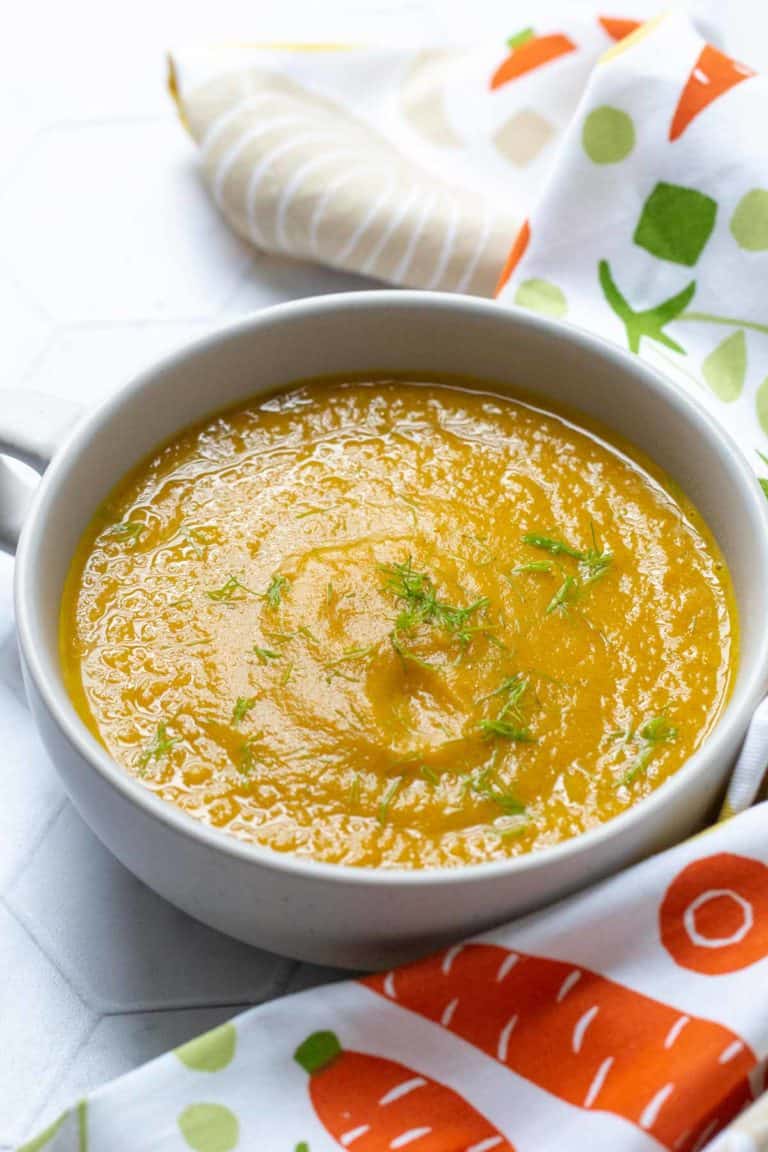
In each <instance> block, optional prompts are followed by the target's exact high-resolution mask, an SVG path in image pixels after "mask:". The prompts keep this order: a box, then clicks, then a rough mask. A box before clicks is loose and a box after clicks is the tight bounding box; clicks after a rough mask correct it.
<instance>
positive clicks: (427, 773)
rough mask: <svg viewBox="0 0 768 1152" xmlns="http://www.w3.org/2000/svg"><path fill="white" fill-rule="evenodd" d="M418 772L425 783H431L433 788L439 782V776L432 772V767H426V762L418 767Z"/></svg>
mask: <svg viewBox="0 0 768 1152" xmlns="http://www.w3.org/2000/svg"><path fill="white" fill-rule="evenodd" d="M419 773H420V775H421V776H423V777H424V779H425V780H426V782H427V784H431V785H432V787H433V788H436V787H437V785H438V784H439V783H440V777H439V776H438V774H437V772H433V771H432V769H431V768H428V767H427V765H426V764H422V765H421V767H420V768H419Z"/></svg>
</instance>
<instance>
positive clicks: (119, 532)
mask: <svg viewBox="0 0 768 1152" xmlns="http://www.w3.org/2000/svg"><path fill="white" fill-rule="evenodd" d="M146 527H147V526H146V524H142V523H141V521H139V520H121V522H120V523H119V524H113V525H112V527H111V528H110V529H109V530H108V532H107V536H119V537H120V539H121V540H138V538H139V536H141V534H142V532H143V531H144V530H145V528H146Z"/></svg>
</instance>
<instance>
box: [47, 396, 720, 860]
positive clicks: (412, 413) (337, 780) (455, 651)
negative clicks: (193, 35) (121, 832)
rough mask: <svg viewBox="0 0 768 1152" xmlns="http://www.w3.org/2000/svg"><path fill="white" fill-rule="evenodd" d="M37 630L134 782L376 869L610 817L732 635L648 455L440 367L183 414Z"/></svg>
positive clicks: (693, 702)
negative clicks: (425, 374)
mask: <svg viewBox="0 0 768 1152" xmlns="http://www.w3.org/2000/svg"><path fill="white" fill-rule="evenodd" d="M61 637H62V658H63V663H64V668H65V674H66V677H67V682H68V687H69V689H70V692H71V695H72V697H73V699H74V701H75V704H76V706H77V708H78V710H79V712H80V714H81V716H82V718H83V719H84V721H85V723H86V724H87V725H88V727H89V728H90V729H91V731H92V732H93V733H94V734H95V735H96V736H97V738H98V739H99V740H100V741H101V743H102V744H103V745H104V747H105V748H106V749H107V750H108V751H109V753H110V754H111V755H112V756H113V758H114V759H115V760H116V761H117V762H118V763H119V764H120V765H122V766H123V767H124V769H125V771H126V772H129V773H131V774H132V775H134V776H136V777H138V778H139V779H140V780H141V781H142V783H143V784H144V786H145V787H146V788H149V789H151V790H152V791H153V792H155V793H157V795H158V796H161V797H162V798H163V799H164V800H166V801H168V802H169V803H172V804H175V805H178V807H180V808H182V809H183V810H184V811H185V812H187V813H189V814H191V815H192V816H194V817H196V818H198V819H199V820H202V821H204V822H205V823H207V824H210V825H214V826H216V827H217V828H221V829H226V830H227V831H228V832H229V833H230V834H232V835H233V836H237V837H239V838H240V839H242V840H249V841H256V842H258V843H259V844H262V845H266V846H269V847H270V848H273V849H276V850H278V851H281V852H291V853H295V854H298V855H301V856H309V857H312V858H314V859H317V860H322V861H327V862H337V863H343V864H348V865H369V866H380V867H404V868H418V867H435V866H457V865H464V864H469V863H473V862H478V861H486V860H491V859H501V858H505V857H510V856H516V855H518V854H521V853H525V852H530V851H531V850H534V849H539V848H541V847H542V846H545V845H551V844H555V843H558V842H559V841H562V840H564V839H566V838H568V837H572V836H575V835H578V834H579V833H581V832H583V831H585V830H586V829H589V828H592V827H594V826H595V825H597V824H599V823H601V822H603V821H605V820H608V819H610V818H611V817H613V816H616V815H617V814H618V813H620V812H622V811H623V810H625V809H627V808H628V807H630V806H631V805H632V804H634V803H636V802H637V801H638V800H639V799H640V798H641V797H644V796H646V795H648V794H649V793H650V792H652V791H653V790H654V789H656V788H658V787H660V786H662V785H663V784H664V781H665V780H667V779H668V777H669V776H670V775H671V774H672V773H674V772H675V771H676V770H677V769H678V768H679V767H680V766H681V765H682V764H683V763H684V761H685V760H686V759H687V758H688V757H689V756H690V755H691V753H692V752H693V751H694V750H695V749H696V748H697V747H698V746H699V745H700V744H701V742H702V740H703V739H704V738H705V737H706V735H707V733H708V732H709V731H710V730H711V729H712V727H713V725H714V724H715V723H716V721H717V719H718V716H719V714H720V712H721V710H722V709H723V707H724V704H725V703H726V701H727V697H728V694H729V690H730V684H731V678H732V674H733V671H734V667H735V662H736V655H737V652H736V645H737V638H736V622H735V615H734V607H733V600H732V594H731V591H730V584H729V578H728V573H727V570H726V568H725V565H724V563H723V560H722V557H721V556H720V554H719V552H718V549H717V546H716V544H715V542H714V539H713V537H712V535H711V534H710V532H709V530H708V529H707V527H706V525H705V524H704V522H703V520H702V518H701V517H700V515H699V514H698V513H697V511H696V510H695V509H694V508H693V507H692V505H691V504H690V502H689V501H688V500H687V499H686V498H685V497H684V496H683V495H682V493H681V492H679V491H678V490H676V489H675V487H674V486H673V485H672V484H671V482H670V481H669V480H668V479H667V478H665V476H664V475H663V474H662V473H661V472H660V470H659V469H658V468H656V467H655V466H654V465H653V464H652V463H651V462H650V461H649V460H647V459H645V458H644V457H643V456H641V454H639V453H638V452H637V451H636V450H634V449H633V448H631V447H629V446H628V445H626V444H622V443H619V442H617V441H615V440H612V439H610V438H606V435H605V434H604V433H602V432H600V431H599V430H597V429H594V428H591V427H590V426H588V425H585V424H584V423H581V422H579V423H574V422H573V419H572V418H571V417H570V416H566V415H563V414H559V413H556V412H549V411H542V410H540V409H537V408H536V407H535V406H533V405H532V404H530V403H528V402H526V401H525V400H524V399H514V398H509V397H507V396H503V395H496V394H494V393H493V392H492V391H491V390H485V391H483V390H481V389H480V387H479V386H478V387H477V388H472V387H470V386H469V384H464V385H462V384H459V383H458V382H446V381H442V382H437V381H433V382H419V381H412V382H409V381H404V380H381V381H373V382H370V381H368V382H361V381H317V382H311V383H308V384H306V385H300V386H297V387H296V388H295V389H294V390H292V391H290V392H287V393H284V394H280V395H276V396H272V397H270V398H268V399H266V400H254V401H252V402H250V403H248V404H246V405H243V406H242V407H240V408H237V409H234V410H230V411H227V412H224V413H222V414H220V415H217V416H215V417H213V418H211V419H209V420H208V421H207V422H205V423H204V424H200V425H198V426H196V427H194V428H192V429H190V430H188V431H185V432H184V433H182V434H181V435H180V436H179V437H178V438H177V439H175V440H174V441H173V442H172V443H169V444H168V445H166V446H164V447H162V448H160V449H159V450H157V452H156V453H155V455H154V456H153V457H152V458H151V459H149V460H147V461H145V462H144V463H143V464H142V465H141V466H140V467H138V468H137V469H136V470H135V471H134V472H133V473H132V474H131V475H129V476H128V477H127V478H126V479H125V480H124V481H123V483H122V484H121V485H120V486H119V487H118V488H117V489H116V490H115V491H114V492H113V494H112V496H111V497H110V499H109V501H108V503H107V504H106V505H105V506H104V507H102V508H101V509H100V511H99V514H98V515H97V517H96V518H95V519H94V521H93V523H92V524H91V525H90V527H89V528H88V530H87V532H86V533H85V536H84V538H83V540H82V542H81V545H80V547H79V549H78V551H77V554H76V556H75V559H74V562H73V565H72V569H71V573H70V576H69V579H68V584H67V588H66V591H65V596H64V602H63V609H62V629H61Z"/></svg>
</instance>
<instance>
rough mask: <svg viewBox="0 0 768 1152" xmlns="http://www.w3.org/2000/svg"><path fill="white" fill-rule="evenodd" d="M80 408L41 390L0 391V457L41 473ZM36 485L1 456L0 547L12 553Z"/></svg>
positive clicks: (80, 410) (77, 416) (77, 415)
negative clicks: (7, 457) (8, 458)
mask: <svg viewBox="0 0 768 1152" xmlns="http://www.w3.org/2000/svg"><path fill="white" fill-rule="evenodd" d="M81 412H82V409H81V408H80V406H79V405H76V404H74V403H73V402H72V401H71V400H63V399H61V398H60V397H57V396H44V395H43V394H42V393H40V392H27V391H21V390H19V391H13V390H10V391H6V390H0V457H2V456H9V457H11V459H13V460H18V461H20V462H21V463H22V464H27V465H28V466H29V467H31V468H34V470H35V471H36V472H40V473H42V472H44V471H45V469H46V467H47V465H48V463H49V462H50V460H51V457H52V456H53V454H54V452H55V451H56V449H57V447H58V446H59V444H60V443H61V441H62V439H63V438H64V436H65V435H66V433H67V432H69V430H70V428H71V427H72V425H73V424H74V423H75V422H76V421H77V419H78V418H79V416H80V414H81ZM34 490H35V484H34V482H33V481H32V480H30V479H29V478H28V477H27V476H25V475H24V472H23V469H20V468H14V467H13V466H12V465H10V464H9V463H8V462H7V461H5V460H2V459H0V549H1V550H2V551H4V552H11V553H13V552H15V551H16V545H17V543H18V539H19V533H20V532H21V527H22V524H23V523H24V519H25V517H26V514H27V509H28V507H29V504H30V501H31V499H32V495H33V493H34Z"/></svg>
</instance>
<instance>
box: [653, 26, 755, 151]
mask: <svg viewBox="0 0 768 1152" xmlns="http://www.w3.org/2000/svg"><path fill="white" fill-rule="evenodd" d="M754 75H755V73H754V72H753V71H752V69H751V68H747V66H746V65H745V64H739V63H738V62H737V61H736V60H732V59H731V57H730V56H726V55H724V53H722V52H719V51H718V50H717V48H713V47H712V45H711V44H705V45H704V47H703V48H702V50H701V52H700V53H699V57H698V59H697V61H696V63H695V64H694V66H693V68H692V69H691V74H690V76H689V77H688V80H687V82H686V85H685V88H683V91H682V95H681V96H680V99H679V101H678V104H677V108H676V109H675V114H674V116H673V117H672V123H671V124H670V127H669V138H670V140H677V138H678V136H682V134H683V132H685V130H686V128H687V127H688V125H689V124H690V123H691V121H692V120H694V119H695V118H696V117H697V116H698V115H699V113H700V112H702V111H703V110H704V109H705V108H706V107H707V106H708V105H709V104H711V103H712V102H713V101H715V100H717V99H718V97H720V96H723V95H724V94H725V93H726V92H728V91H729V90H730V89H731V88H733V87H734V86H735V85H736V84H741V82H742V80H748V79H749V77H750V76H754Z"/></svg>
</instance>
